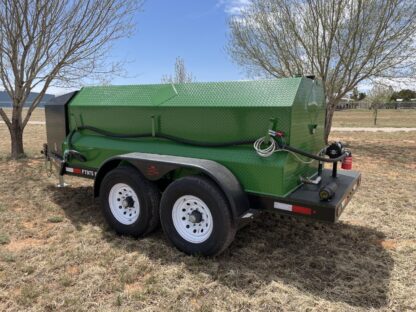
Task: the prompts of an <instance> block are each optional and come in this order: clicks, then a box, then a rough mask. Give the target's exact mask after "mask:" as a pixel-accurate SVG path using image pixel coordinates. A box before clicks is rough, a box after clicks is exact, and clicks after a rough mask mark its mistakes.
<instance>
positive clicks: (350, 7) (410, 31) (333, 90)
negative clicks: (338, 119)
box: [229, 0, 416, 141]
mask: <svg viewBox="0 0 416 312" xmlns="http://www.w3.org/2000/svg"><path fill="white" fill-rule="evenodd" d="M230 30H231V38H230V43H229V51H230V54H231V55H232V57H233V58H234V59H235V60H236V62H237V63H239V64H240V65H243V66H246V67H247V68H248V70H249V71H252V72H253V73H254V74H256V75H258V74H259V73H260V74H265V75H267V76H274V77H288V76H293V75H298V74H315V75H316V76H317V77H318V78H320V79H322V81H323V83H324V88H325V96H326V101H327V112H326V123H325V139H326V141H327V140H328V136H329V133H330V130H331V125H332V117H333V114H334V111H335V107H336V105H337V103H339V101H340V99H341V98H342V97H344V96H345V95H346V94H347V93H348V92H350V91H351V90H353V89H354V88H355V87H356V86H357V85H358V84H359V83H360V82H362V81H363V80H371V79H372V78H374V77H385V78H386V77H387V78H392V77H406V76H410V75H411V72H412V70H414V68H415V56H416V39H415V37H416V5H415V2H414V0H250V1H249V5H248V7H247V8H246V9H245V10H243V11H242V13H241V15H238V16H235V17H233V18H232V19H231V20H230Z"/></svg>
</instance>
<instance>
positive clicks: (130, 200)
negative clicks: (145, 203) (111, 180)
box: [108, 183, 140, 225]
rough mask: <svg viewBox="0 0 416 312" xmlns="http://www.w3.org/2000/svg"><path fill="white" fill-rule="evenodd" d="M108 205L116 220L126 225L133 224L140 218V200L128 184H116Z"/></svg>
mask: <svg viewBox="0 0 416 312" xmlns="http://www.w3.org/2000/svg"><path fill="white" fill-rule="evenodd" d="M108 203H109V205H110V209H111V213H112V214H113V216H114V218H116V220H117V221H118V222H120V223H122V224H124V225H130V224H133V223H134V222H136V221H137V219H138V218H139V215H140V202H139V198H138V197H137V195H136V192H135V191H134V190H133V189H132V188H131V187H130V186H128V185H127V184H124V183H117V184H114V185H113V187H112V188H111V190H110V194H109V195H108Z"/></svg>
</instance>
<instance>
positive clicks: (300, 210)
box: [292, 205, 312, 215]
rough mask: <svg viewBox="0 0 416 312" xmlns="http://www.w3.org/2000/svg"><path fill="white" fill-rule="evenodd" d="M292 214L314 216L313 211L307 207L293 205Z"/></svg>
mask: <svg viewBox="0 0 416 312" xmlns="http://www.w3.org/2000/svg"><path fill="white" fill-rule="evenodd" d="M292 212H295V213H300V214H304V215H311V214H312V209H311V208H307V207H302V206H295V205H293V206H292Z"/></svg>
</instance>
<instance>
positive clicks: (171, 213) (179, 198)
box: [160, 176, 236, 256]
mask: <svg viewBox="0 0 416 312" xmlns="http://www.w3.org/2000/svg"><path fill="white" fill-rule="evenodd" d="M160 218H161V224H162V228H163V231H164V233H165V234H166V236H167V238H168V239H169V240H170V241H171V242H172V243H173V245H175V246H176V247H177V248H178V249H179V250H181V251H183V252H185V253H187V254H201V255H205V256H214V255H217V254H219V253H221V252H222V251H224V250H225V249H226V248H227V247H228V246H229V245H230V244H231V242H232V240H233V239H234V236H235V233H236V226H235V224H234V222H233V220H232V216H231V213H230V207H229V204H228V201H227V199H226V197H225V196H224V194H223V193H222V192H221V190H220V189H219V188H218V186H217V185H216V184H215V183H214V182H213V181H211V180H210V179H208V178H206V177H202V176H189V177H184V178H181V179H179V180H176V181H174V182H172V183H171V184H170V185H169V186H168V187H167V189H166V190H165V192H164V193H163V195H162V200H161V204H160Z"/></svg>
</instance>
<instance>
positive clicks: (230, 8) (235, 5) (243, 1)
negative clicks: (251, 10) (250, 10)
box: [217, 0, 251, 15]
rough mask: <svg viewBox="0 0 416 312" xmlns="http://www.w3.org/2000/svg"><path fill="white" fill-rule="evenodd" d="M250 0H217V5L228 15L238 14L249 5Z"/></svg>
mask: <svg viewBox="0 0 416 312" xmlns="http://www.w3.org/2000/svg"><path fill="white" fill-rule="evenodd" d="M250 2H251V1H250V0H218V1H217V7H220V8H224V12H225V13H227V14H228V15H239V14H240V13H241V12H242V11H244V10H245V9H246V8H247V7H248V6H249V5H250Z"/></svg>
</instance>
